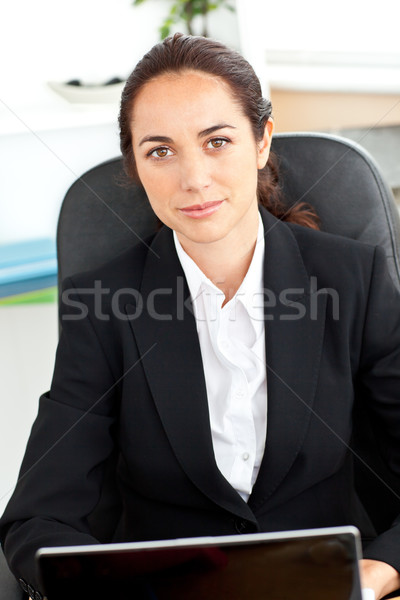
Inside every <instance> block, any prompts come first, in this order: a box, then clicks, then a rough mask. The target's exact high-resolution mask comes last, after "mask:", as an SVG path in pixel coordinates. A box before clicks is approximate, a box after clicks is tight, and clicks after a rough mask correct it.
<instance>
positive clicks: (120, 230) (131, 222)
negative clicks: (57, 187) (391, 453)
mask: <svg viewBox="0 0 400 600" xmlns="http://www.w3.org/2000/svg"><path fill="white" fill-rule="evenodd" d="M272 149H273V151H274V152H275V154H277V155H278V157H279V161H280V171H281V182H282V187H283V192H284V196H285V199H286V200H285V201H286V203H287V205H288V206H290V205H292V204H293V203H296V202H298V201H305V202H308V203H309V204H311V205H312V206H314V207H315V209H316V211H317V213H318V215H319V217H320V219H321V229H322V230H324V231H328V232H331V233H335V234H339V235H343V236H347V237H351V238H354V239H357V240H360V241H362V242H367V243H370V244H374V245H381V246H382V247H383V248H384V249H385V252H386V256H387V258H388V263H389V269H390V273H391V275H392V278H393V281H394V283H395V285H396V286H397V287H398V288H400V246H399V244H400V222H399V215H398V210H397V208H396V205H395V203H394V199H393V195H392V193H391V191H390V189H389V188H388V186H387V185H386V183H385V181H384V180H383V177H382V175H381V173H380V171H379V168H378V167H377V165H376V164H375V163H374V161H373V160H372V159H371V157H370V156H369V155H368V154H367V153H366V152H365V151H364V150H362V149H361V147H359V146H358V145H356V144H354V143H353V142H350V141H349V140H346V139H342V138H339V137H336V136H330V135H323V134H310V133H295V134H280V135H279V134H278V135H276V136H275V137H274V140H273V146H272ZM121 180H123V171H122V160H121V158H115V159H113V160H110V161H107V162H105V163H103V164H101V165H99V166H97V167H95V168H93V169H91V170H90V171H88V172H87V173H85V174H84V175H82V177H80V178H79V180H78V181H77V182H75V183H74V184H73V185H72V187H71V188H70V189H69V191H68V192H67V194H66V196H65V199H64V203H63V206H62V209H61V213H60V219H59V224H58V234H57V244H58V262H59V278H60V280H61V279H63V278H64V277H65V276H67V275H71V274H73V273H76V272H78V271H82V270H87V269H90V268H93V267H96V266H98V265H100V264H101V263H103V262H105V261H107V260H109V259H111V258H112V257H114V256H116V255H117V254H118V253H119V252H122V251H123V250H124V249H126V248H128V247H129V246H131V245H132V244H133V243H135V242H136V241H137V240H138V239H143V238H146V237H148V236H149V235H151V234H152V233H153V232H154V231H155V230H156V226H157V220H156V218H155V216H154V214H153V213H152V211H151V208H150V206H149V203H148V201H147V198H146V195H145V193H144V191H143V189H142V188H140V187H138V186H135V185H130V186H122V185H121V183H120V182H121ZM358 410H360V411H362V409H361V408H360V409H358ZM355 422H356V423H357V428H356V430H355V440H354V449H355V453H356V455H359V456H360V457H361V459H362V460H357V459H355V470H356V481H357V488H358V490H359V494H360V496H361V497H362V500H363V502H364V504H365V506H366V508H367V510H368V512H369V513H370V516H371V518H372V520H373V522H374V523H375V525H376V527H377V529H378V530H383V529H384V528H386V527H387V526H388V524H389V519H390V518H391V516H393V515H394V514H397V513H399V512H400V501H399V500H398V498H397V497H396V496H395V495H393V493H392V492H391V491H390V489H389V488H391V489H394V490H395V491H396V493H399V491H400V490H399V484H398V483H397V482H396V480H395V478H394V476H393V475H392V474H391V473H390V472H389V471H388V470H387V469H386V466H385V464H384V463H383V460H382V459H381V456H380V450H379V449H378V448H377V446H376V442H375V439H374V434H373V425H372V424H371V422H370V419H369V418H368V415H367V414H364V413H362V412H360V414H357V415H356V419H355ZM365 465H369V466H370V467H366V466H365ZM375 473H377V474H378V477H377V476H376V474H375ZM382 480H383V482H386V483H382ZM382 507H385V511H383V510H382ZM383 513H384V514H383ZM94 520H96V519H94ZM100 521H101V519H100ZM103 523H104V520H103ZM101 537H103V538H104V537H107V535H106V534H104V535H102V536H101Z"/></svg>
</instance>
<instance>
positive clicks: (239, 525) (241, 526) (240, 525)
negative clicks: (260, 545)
mask: <svg viewBox="0 0 400 600" xmlns="http://www.w3.org/2000/svg"><path fill="white" fill-rule="evenodd" d="M235 529H236V531H237V532H238V533H246V532H247V531H248V528H247V522H246V521H240V520H237V521H235Z"/></svg>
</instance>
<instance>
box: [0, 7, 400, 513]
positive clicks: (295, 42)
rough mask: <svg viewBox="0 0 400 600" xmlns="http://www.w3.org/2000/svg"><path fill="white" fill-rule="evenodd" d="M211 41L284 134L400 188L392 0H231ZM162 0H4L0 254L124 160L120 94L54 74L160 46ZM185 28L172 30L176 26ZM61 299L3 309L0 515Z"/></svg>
mask: <svg viewBox="0 0 400 600" xmlns="http://www.w3.org/2000/svg"><path fill="white" fill-rule="evenodd" d="M231 3H232V4H235V5H236V13H231V12H229V11H227V10H225V9H221V10H219V11H216V12H215V13H214V14H212V15H211V19H210V35H211V36H213V37H217V38H218V39H221V40H222V41H224V42H225V43H227V44H229V45H231V46H233V47H235V48H237V49H239V50H241V51H242V52H243V53H244V54H245V56H246V57H247V58H248V59H249V60H250V62H252V64H253V65H254V66H255V68H256V70H257V72H258V74H259V76H260V77H261V79H262V83H263V87H264V89H265V90H266V93H270V94H271V97H272V100H273V103H274V105H275V118H276V125H277V130H278V131H285V130H304V129H307V130H310V129H311V130H312V129H314V130H324V131H334V132H340V133H345V134H346V135H349V136H350V137H352V138H353V139H355V140H356V141H359V142H360V143H361V144H363V145H364V146H366V147H367V149H369V151H370V152H371V153H372V154H373V155H375V157H376V159H377V160H378V162H379V163H380V165H381V167H382V168H383V170H384V172H385V174H386V176H387V178H388V181H389V183H390V184H391V186H392V187H393V189H394V191H395V193H396V194H398V190H399V189H400V41H399V37H398V20H399V16H400V6H399V3H398V1H397V0H381V2H380V3H379V5H377V4H376V3H375V2H372V1H369V0H364V1H361V0H350V1H349V0H346V1H345V0H336V1H335V2H331V3H325V2H324V3H321V2H319V1H318V0H305V1H304V2H302V3H299V2H297V1H296V0H282V1H281V2H279V3H278V2H272V1H270V0H236V3H235V2H234V0H232V2H231ZM169 5H170V2H168V0H148V1H147V2H145V3H144V4H143V5H142V6H139V7H135V8H134V7H132V5H131V0H97V1H96V0H69V1H68V2H66V1H65V2H63V3H60V2H54V1H52V0H36V1H35V2H33V1H32V0H18V1H11V0H2V3H1V5H0V19H1V22H2V25H3V27H2V35H1V38H0V56H1V57H2V59H1V75H0V165H1V167H0V173H1V177H0V250H1V248H3V249H4V248H6V247H7V245H8V244H10V243H13V242H17V243H18V242H22V241H24V240H35V239H41V238H49V239H54V237H55V230H56V223H57V216H58V212H59V209H60V205H61V202H62V198H63V195H64V193H65V191H66V190H67V188H68V187H69V186H70V185H71V183H72V182H73V181H74V180H75V179H76V178H77V177H79V175H81V174H82V173H83V172H84V171H85V170H87V169H88V168H90V167H91V166H93V165H95V164H97V163H98V162H100V161H102V160H106V159H107V158H111V157H114V156H116V155H118V154H119V146H118V129H117V124H116V116H117V113H118V100H117V96H116V97H115V100H114V101H111V102H107V103H102V102H99V103H88V104H75V103H70V102H68V101H67V100H65V98H63V97H61V96H60V95H58V94H57V93H56V92H54V91H53V90H52V89H51V88H50V87H49V85H48V82H50V81H54V82H58V83H62V82H66V81H69V80H72V79H79V80H81V81H82V82H83V83H85V84H92V85H94V84H101V83H105V82H107V81H109V80H110V79H112V78H114V77H120V78H121V79H123V78H124V77H126V76H127V74H128V73H129V72H130V70H131V69H132V67H133V66H134V64H135V63H136V62H137V60H138V59H139V58H140V57H141V56H142V55H143V53H144V52H145V51H146V50H147V49H148V48H149V47H150V46H151V45H152V44H153V43H155V42H156V41H157V40H158V30H157V28H158V26H159V24H160V22H161V21H162V18H163V16H164V15H165V14H166V13H167V12H168V7H169ZM180 29H182V27H181V26H177V27H176V30H180ZM57 335H58V330H57V306H56V303H55V302H38V303H26V304H20V305H7V306H1V305H0V511H1V510H2V508H3V507H4V505H5V503H6V501H7V499H8V498H9V495H10V491H11V490H12V488H13V485H14V483H15V480H16V477H17V469H18V465H19V463H20V461H21V458H22V453H23V449H24V445H25V443H26V439H27V436H28V434H29V429H30V426H31V423H32V420H33V418H34V415H35V413H36V410H37V401H38V397H39V394H40V393H41V392H43V391H45V390H46V389H48V387H49V384H50V379H51V372H52V367H53V363H54V352H55V348H56V344H57Z"/></svg>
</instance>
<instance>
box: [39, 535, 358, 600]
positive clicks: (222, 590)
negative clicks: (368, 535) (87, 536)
mask: <svg viewBox="0 0 400 600" xmlns="http://www.w3.org/2000/svg"><path fill="white" fill-rule="evenodd" d="M36 558H37V561H38V564H39V570H40V574H41V578H42V585H43V590H44V591H45V592H46V596H47V597H48V598H49V600H67V599H68V600H70V599H71V598H73V599H74V600H92V599H93V600H106V599H107V600H110V599H112V600H224V599H226V600H291V599H293V600H321V599H323V600H361V597H362V596H361V588H360V579H359V569H358V560H359V559H360V558H361V545H360V536H359V532H358V530H357V529H356V528H354V527H333V528H324V529H309V530H301V531H285V532H282V533H281V532H274V533H258V534H249V535H233V536H217V537H198V538H188V539H175V540H162V541H157V542H155V541H150V542H132V543H123V544H101V545H93V546H69V547H61V548H42V549H40V550H39V551H38V552H37V555H36Z"/></svg>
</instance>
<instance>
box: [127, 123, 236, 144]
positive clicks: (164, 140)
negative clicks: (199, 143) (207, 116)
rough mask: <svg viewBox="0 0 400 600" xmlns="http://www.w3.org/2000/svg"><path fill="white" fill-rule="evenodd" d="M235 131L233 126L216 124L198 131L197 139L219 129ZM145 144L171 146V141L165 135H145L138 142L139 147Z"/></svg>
mask: <svg viewBox="0 0 400 600" xmlns="http://www.w3.org/2000/svg"><path fill="white" fill-rule="evenodd" d="M227 127H228V128H229V129H236V127H234V126H233V125H228V124H227V123H218V125H213V126H212V127H207V129H203V130H202V131H200V132H199V133H198V136H197V137H199V138H201V137H205V136H207V135H211V134H212V133H214V132H215V131H218V130H219V129H226V128H227ZM146 142H159V143H161V144H172V143H173V140H172V138H170V137H168V136H166V135H146V136H145V137H144V138H143V139H142V140H140V143H139V146H141V145H142V144H145V143H146Z"/></svg>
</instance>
